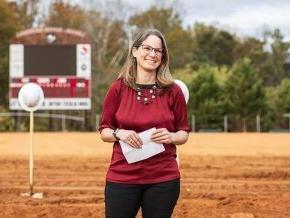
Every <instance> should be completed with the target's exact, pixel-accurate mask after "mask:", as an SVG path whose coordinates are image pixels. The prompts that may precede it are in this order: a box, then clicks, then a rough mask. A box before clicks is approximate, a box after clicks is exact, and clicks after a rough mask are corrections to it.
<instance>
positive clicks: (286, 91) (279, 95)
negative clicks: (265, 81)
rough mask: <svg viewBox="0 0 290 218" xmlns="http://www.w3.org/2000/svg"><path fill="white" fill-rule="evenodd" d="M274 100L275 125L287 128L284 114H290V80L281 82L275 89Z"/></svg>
mask: <svg viewBox="0 0 290 218" xmlns="http://www.w3.org/2000/svg"><path fill="white" fill-rule="evenodd" d="M275 93H276V98H274V108H275V117H276V123H277V124H278V125H279V126H280V127H284V128H287V127H288V123H287V122H286V118H285V117H284V114H290V79H284V80H282V82H281V84H280V85H279V86H277V88H276V92H275Z"/></svg>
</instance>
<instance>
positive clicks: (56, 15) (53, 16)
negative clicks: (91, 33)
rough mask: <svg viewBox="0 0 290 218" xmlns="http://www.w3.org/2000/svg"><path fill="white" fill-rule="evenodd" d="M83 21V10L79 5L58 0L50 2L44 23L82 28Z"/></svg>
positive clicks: (84, 16) (84, 18)
mask: <svg viewBox="0 0 290 218" xmlns="http://www.w3.org/2000/svg"><path fill="white" fill-rule="evenodd" d="M85 22H86V15H85V11H84V10H83V9H82V8H81V7H80V6H78V5H75V6H72V5H70V4H68V3H64V1H62V0H58V1H55V2H54V3H52V5H51V7H50V11H49V15H48V17H47V18H46V20H45V25H46V26H52V27H62V28H64V29H65V28H72V29H78V30H83V28H84V26H85V25H84V24H85Z"/></svg>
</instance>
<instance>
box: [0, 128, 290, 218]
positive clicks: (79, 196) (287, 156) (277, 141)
mask: <svg viewBox="0 0 290 218" xmlns="http://www.w3.org/2000/svg"><path fill="white" fill-rule="evenodd" d="M34 142H35V171H34V172H35V183H34V185H35V190H36V191H40V192H43V193H44V198H43V199H41V200H40V199H31V198H27V197H22V196H20V194H21V193H23V192H27V191H28V144H29V136H28V133H0V217H1V218H2V217H3V218H4V217H5V218H6V217H7V218H10V217H15V218H18V217H21V218H22V217H24V218H33V217H53V218H54V217H55V218H67V217H100V218H101V217H104V202H103V201H104V197H103V187H104V182H105V174H106V169H107V166H108V164H109V161H110V154H111V147H112V146H111V145H110V144H108V143H103V142H101V140H100V138H99V137H98V135H96V134H94V133H37V134H36V135H35V141H34ZM179 154H180V163H181V165H180V169H181V174H182V180H181V182H182V184H181V195H180V199H179V201H178V204H177V206H176V209H175V211H174V215H173V217H174V218H179V217H181V218H195V217H202V218H205V217H206V218H207V217H229V218H250V217H273V218H278V217H285V218H286V217H290V134H212V133H203V134H192V135H191V136H190V140H189V142H188V143H187V144H186V145H183V146H181V147H180V148H179ZM138 217H140V216H138Z"/></svg>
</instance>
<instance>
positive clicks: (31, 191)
mask: <svg viewBox="0 0 290 218" xmlns="http://www.w3.org/2000/svg"><path fill="white" fill-rule="evenodd" d="M33 123H34V120H33V111H30V151H29V187H30V193H29V194H30V195H31V196H32V195H33V129H34V126H33Z"/></svg>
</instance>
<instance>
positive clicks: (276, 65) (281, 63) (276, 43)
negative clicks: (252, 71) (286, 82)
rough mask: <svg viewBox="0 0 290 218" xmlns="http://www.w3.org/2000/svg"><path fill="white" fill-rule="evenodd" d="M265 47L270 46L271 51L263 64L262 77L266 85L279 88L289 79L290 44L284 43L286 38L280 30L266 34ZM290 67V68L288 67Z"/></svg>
mask: <svg viewBox="0 0 290 218" xmlns="http://www.w3.org/2000/svg"><path fill="white" fill-rule="evenodd" d="M264 34H265V38H266V40H265V42H264V43H265V45H266V46H269V45H270V51H267V56H266V57H265V58H264V59H263V61H262V63H261V72H262V73H261V75H263V79H264V81H265V84H266V85H271V86H277V85H278V84H280V82H281V81H282V80H283V79H284V78H287V72H286V71H285V68H284V67H285V64H286V60H287V57H288V55H289V52H288V50H289V48H290V43H288V42H284V37H283V35H282V33H281V32H280V30H279V29H275V30H274V31H273V32H265V33H264ZM288 67H289V66H288Z"/></svg>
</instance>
